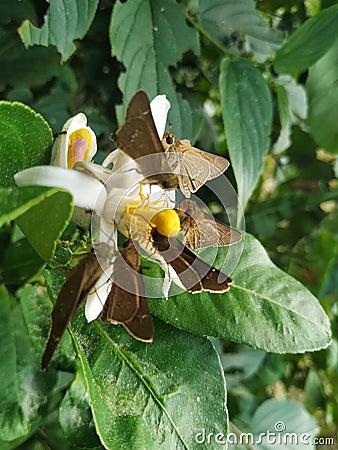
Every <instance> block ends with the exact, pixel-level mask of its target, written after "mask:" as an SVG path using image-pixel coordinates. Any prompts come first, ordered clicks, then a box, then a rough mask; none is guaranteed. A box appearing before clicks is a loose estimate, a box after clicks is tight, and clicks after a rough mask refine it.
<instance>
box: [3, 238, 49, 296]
mask: <svg viewBox="0 0 338 450" xmlns="http://www.w3.org/2000/svg"><path fill="white" fill-rule="evenodd" d="M1 256H2V257H1V265H2V270H1V277H2V281H3V283H4V284H5V285H6V286H7V287H8V288H10V289H12V290H13V289H14V290H15V289H16V288H17V287H19V286H22V285H23V284H24V283H27V282H29V281H30V280H31V279H32V278H33V277H35V276H37V275H38V274H39V272H41V270H42V269H43V267H44V266H45V264H46V263H45V261H44V260H43V259H42V258H40V256H39V255H38V254H37V253H36V251H35V250H34V249H33V247H32V246H31V245H30V243H29V242H28V241H27V239H25V238H23V239H19V240H17V241H15V242H10V243H9V244H8V246H7V247H6V248H4V249H3V250H2V255H1Z"/></svg>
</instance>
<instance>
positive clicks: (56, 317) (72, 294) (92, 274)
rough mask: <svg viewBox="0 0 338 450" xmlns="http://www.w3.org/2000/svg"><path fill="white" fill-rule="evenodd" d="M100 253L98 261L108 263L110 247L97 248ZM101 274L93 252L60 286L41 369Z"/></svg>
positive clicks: (82, 260) (101, 270) (45, 364)
mask: <svg viewBox="0 0 338 450" xmlns="http://www.w3.org/2000/svg"><path fill="white" fill-rule="evenodd" d="M97 251H99V252H100V261H101V262H106V263H107V265H108V264H109V261H110V255H111V251H110V247H109V246H108V245H107V246H105V245H102V246H100V247H98V248H97ZM102 273H103V269H102V267H101V265H100V263H99V262H98V260H97V257H96V254H95V253H94V252H92V253H89V254H88V255H86V256H85V257H84V258H83V259H81V261H80V262H79V264H78V265H77V266H75V267H74V269H73V270H72V272H71V275H70V277H69V278H68V280H67V281H66V282H65V284H64V285H63V286H62V288H61V291H60V293H59V295H58V297H57V299H56V302H55V305H54V309H53V312H52V328H51V331H50V335H49V339H48V342H47V345H46V349H45V351H44V354H43V356H42V361H41V368H42V369H43V370H44V369H46V368H47V366H48V364H49V362H50V360H51V358H52V356H53V354H54V352H55V350H56V348H57V346H58V345H59V343H60V340H61V338H62V336H63V334H64V332H65V331H66V328H67V325H68V324H69V322H70V321H71V320H72V318H73V317H74V315H75V313H76V312H77V310H78V309H79V307H80V306H81V305H82V303H83V302H84V300H85V299H86V297H87V295H88V294H89V293H90V291H91V290H92V289H93V287H94V286H95V284H96V282H97V281H98V279H99V278H100V276H101V275H102Z"/></svg>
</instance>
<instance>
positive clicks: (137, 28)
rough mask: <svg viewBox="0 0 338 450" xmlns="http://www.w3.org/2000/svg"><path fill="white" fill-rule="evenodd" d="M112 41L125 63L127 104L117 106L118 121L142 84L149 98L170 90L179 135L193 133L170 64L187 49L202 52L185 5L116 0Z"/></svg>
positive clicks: (171, 115) (122, 82) (188, 111)
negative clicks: (175, 86)
mask: <svg viewBox="0 0 338 450" xmlns="http://www.w3.org/2000/svg"><path fill="white" fill-rule="evenodd" d="M140 36H142V39H140ZM110 42H111V46H112V52H113V54H114V55H115V56H116V57H117V58H118V59H119V60H120V61H121V62H122V63H123V64H124V66H125V68H126V73H125V74H122V75H121V77H120V82H119V85H120V88H121V90H122V92H123V93H124V99H123V107H121V108H119V109H118V119H119V122H120V123H121V122H122V121H123V119H124V112H125V108H126V106H127V103H128V101H129V100H130V98H131V97H132V95H133V94H134V93H135V92H136V91H137V90H138V89H140V88H142V89H144V90H145V91H146V92H147V94H148V95H149V97H150V98H153V97H155V95H157V94H166V95H167V96H168V98H169V100H170V102H171V110H170V113H169V119H168V120H169V121H171V122H172V123H173V131H174V132H175V134H177V135H178V136H179V137H185V138H190V139H191V138H193V137H194V129H193V125H194V124H193V119H192V111H191V109H190V107H189V105H188V103H187V102H186V101H184V100H182V98H181V96H180V95H178V94H176V92H175V89H174V86H173V84H172V81H171V78H170V75H169V70H168V67H169V66H173V65H175V64H176V63H177V62H178V61H179V60H180V59H181V58H182V55H183V53H184V52H186V51H188V50H192V51H193V52H194V53H195V54H198V52H199V44H198V40H197V33H196V31H195V30H194V29H193V28H191V27H188V25H187V24H186V22H185V11H184V6H183V5H179V4H177V2H176V1H174V0H169V1H167V2H165V3H162V2H159V1H157V0H150V1H149V0H131V1H128V2H126V3H120V2H116V3H115V6H114V9H113V14H112V19H111V24H110ZM169 43H170V44H169Z"/></svg>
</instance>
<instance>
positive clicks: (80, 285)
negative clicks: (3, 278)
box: [41, 240, 153, 370]
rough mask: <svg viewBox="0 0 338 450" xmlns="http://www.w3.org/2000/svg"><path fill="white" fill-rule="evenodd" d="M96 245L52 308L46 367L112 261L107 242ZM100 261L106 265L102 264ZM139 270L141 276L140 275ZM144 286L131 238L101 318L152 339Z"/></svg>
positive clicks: (118, 261) (119, 258)
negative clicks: (67, 329)
mask: <svg viewBox="0 0 338 450" xmlns="http://www.w3.org/2000/svg"><path fill="white" fill-rule="evenodd" d="M95 249H96V252H97V253H98V255H96V254H95V253H94V252H92V253H90V254H88V255H87V256H85V257H84V258H83V259H82V260H81V261H80V262H79V264H78V265H77V266H75V267H74V269H73V270H72V273H71V275H70V277H69V278H68V280H67V281H66V282H65V284H64V285H63V286H62V288H61V291H60V293H59V295H58V297H57V300H56V303H55V306H54V309H53V312H52V328H51V332H50V336H49V339H48V342H47V345H46V349H45V351H44V354H43V357H42V362H41V368H42V369H43V370H45V369H46V368H47V366H48V364H49V362H50V360H51V358H52V356H53V354H54V353H55V350H56V349H57V346H58V345H59V343H60V341H61V338H62V336H63V334H64V332H65V330H66V328H67V325H68V324H69V323H70V322H71V320H72V319H73V317H74V315H75V314H76V312H77V311H78V309H79V307H80V306H81V305H82V303H83V302H84V300H85V299H86V297H87V296H88V294H89V293H90V292H91V291H92V290H93V288H94V286H95V284H96V282H97V281H98V280H99V278H100V276H101V275H102V274H103V270H104V269H105V268H107V267H108V266H109V265H110V264H111V254H112V251H111V247H110V246H109V245H108V244H100V245H97V246H96V247H95ZM98 258H99V260H98ZM99 261H100V262H99ZM101 265H103V268H102V266H101ZM137 274H139V275H140V276H139V277H137ZM114 279H115V280H119V285H121V283H125V284H123V285H124V286H127V287H128V286H130V287H131V288H132V292H137V293H136V294H135V293H134V294H133V293H129V292H127V291H125V290H124V289H122V288H121V287H119V285H117V284H116V283H114ZM144 290H145V289H144V282H143V279H142V275H141V268H140V257H139V255H138V253H137V252H136V250H135V247H134V246H133V244H132V242H131V241H130V240H128V241H126V243H125V245H124V247H123V249H121V250H120V253H117V255H116V259H115V261H114V272H113V276H112V287H111V291H110V293H109V296H108V298H107V300H106V304H105V306H104V308H103V311H102V314H101V319H102V320H109V321H111V322H113V323H121V324H123V325H124V327H125V328H126V329H127V330H128V331H129V332H130V334H132V336H134V337H135V338H136V339H138V340H141V341H146V342H151V341H152V339H153V322H152V317H151V315H150V312H149V309H148V305H147V301H146V298H145V295H144Z"/></svg>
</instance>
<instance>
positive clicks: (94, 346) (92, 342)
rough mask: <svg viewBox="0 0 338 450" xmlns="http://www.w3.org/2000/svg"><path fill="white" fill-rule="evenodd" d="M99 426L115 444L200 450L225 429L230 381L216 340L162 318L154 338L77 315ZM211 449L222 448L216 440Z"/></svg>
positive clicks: (102, 435) (79, 345) (80, 350)
mask: <svg viewBox="0 0 338 450" xmlns="http://www.w3.org/2000/svg"><path fill="white" fill-rule="evenodd" d="M72 329H73V330H74V336H75V338H76V343H77V344H76V345H77V350H78V354H79V357H80V360H81V364H82V369H83V372H84V377H85V380H86V386H87V391H88V395H89V401H90V404H91V407H92V412H93V416H94V421H95V425H96V431H97V433H98V434H99V436H100V439H101V442H102V444H103V445H104V446H105V447H106V448H109V449H118V448H128V449H130V450H133V449H135V450H139V449H140V448H146V449H147V450H152V449H154V450H155V449H156V450H157V449H162V448H163V449H168V448H180V449H200V444H198V443H197V442H196V434H197V433H199V432H201V431H202V430H203V428H204V427H205V426H206V418H207V423H208V429H210V432H211V433H219V432H220V433H223V434H225V433H226V430H227V412H226V408H225V384H224V378H223V372H222V369H221V366H220V364H219V359H218V356H217V353H216V352H215V349H214V348H213V346H212V345H211V343H210V341H208V340H207V339H203V338H200V337H197V336H193V335H191V334H188V333H185V332H182V331H179V330H177V329H175V328H172V327H170V326H168V325H165V324H163V323H160V322H159V321H155V340H154V342H153V343H152V344H146V343H141V342H139V341H136V340H135V339H134V338H132V337H131V336H130V335H128V333H127V332H126V331H125V330H124V329H123V328H122V327H120V326H114V325H112V324H102V323H100V322H99V321H95V322H93V323H91V324H89V325H88V324H87V322H86V320H85V318H84V317H83V314H78V315H77V316H76V318H75V320H74V323H73V325H72ZM210 448H216V447H213V446H210Z"/></svg>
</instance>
